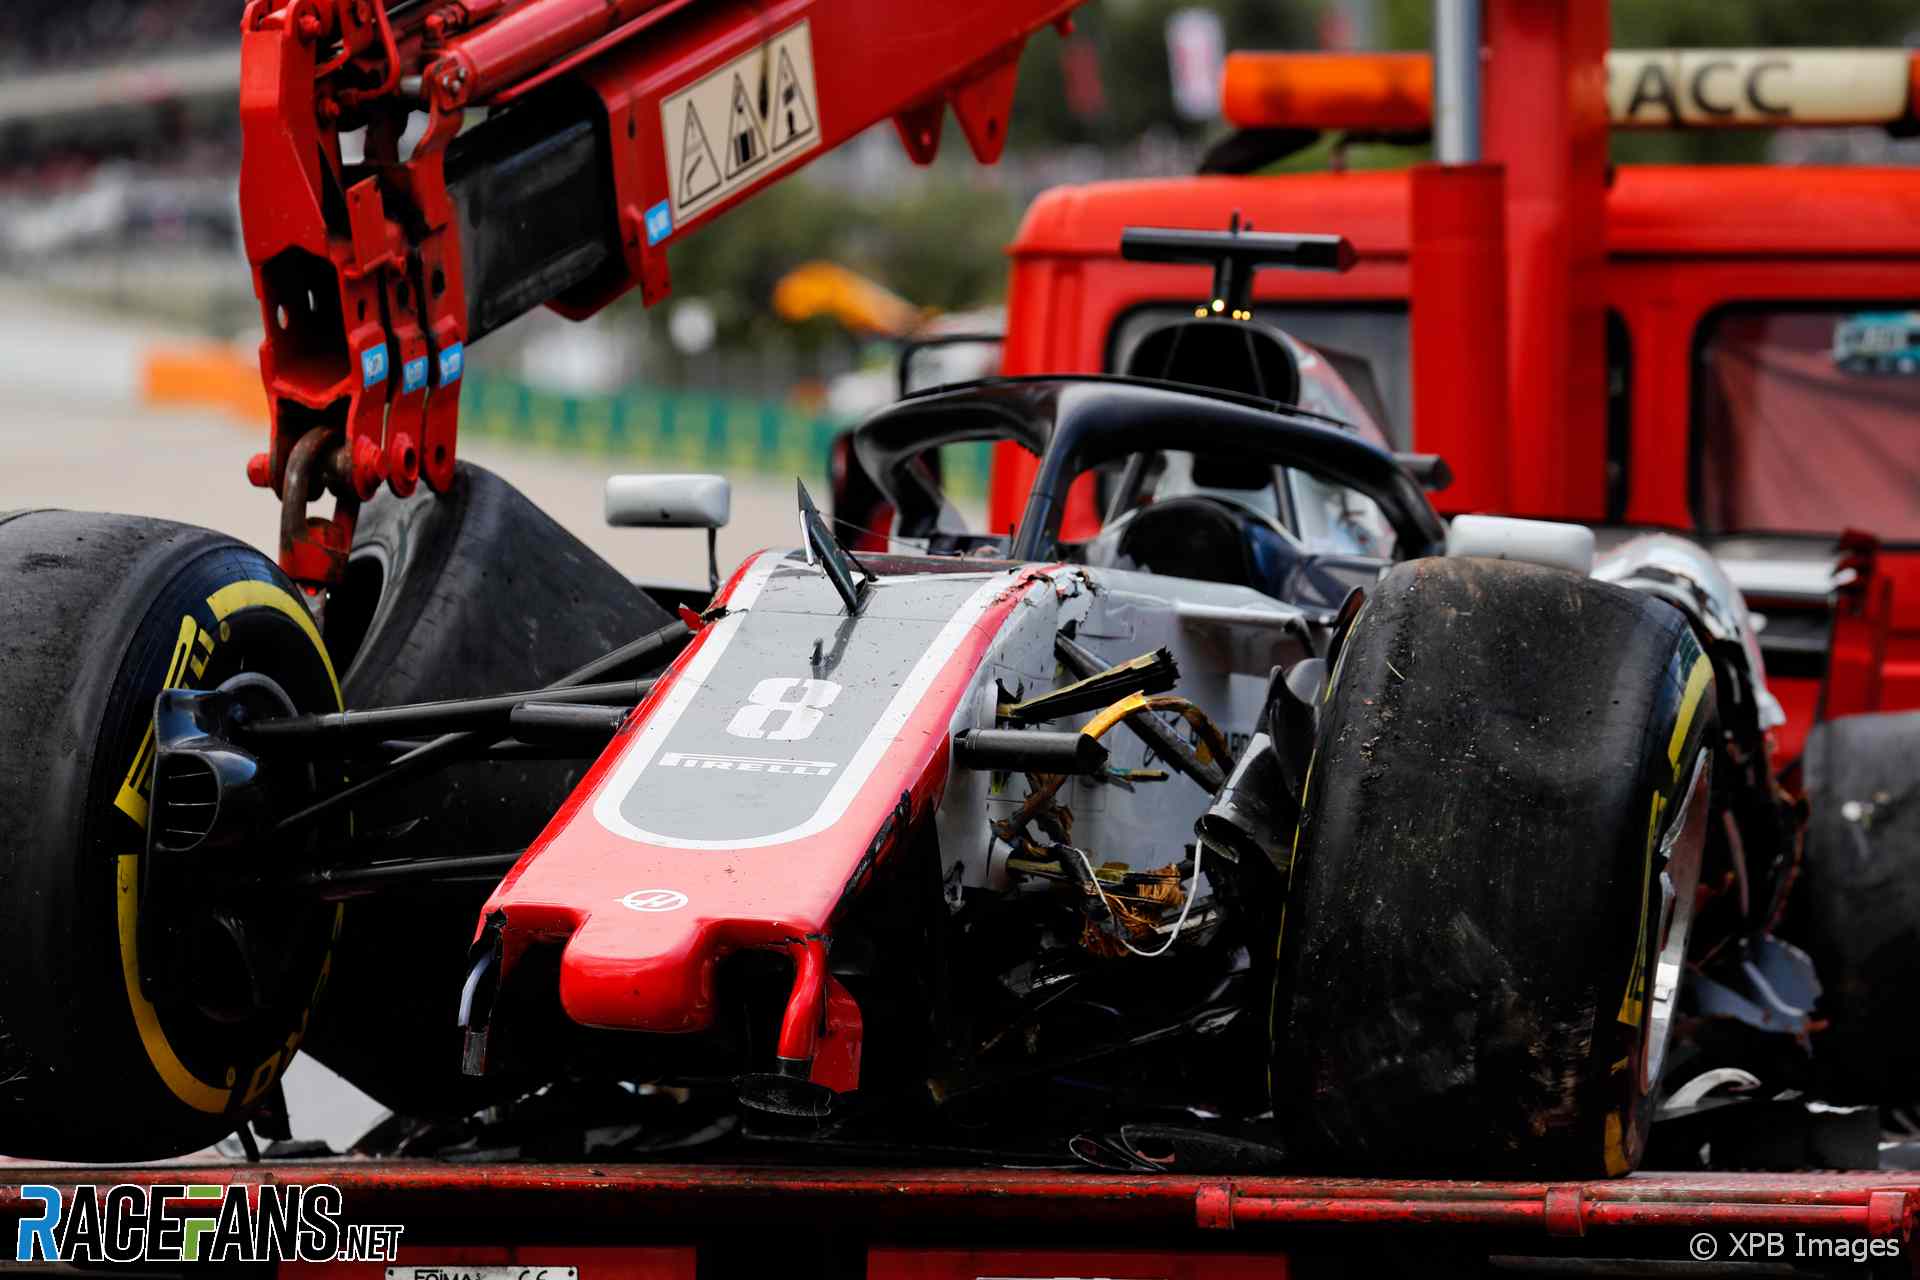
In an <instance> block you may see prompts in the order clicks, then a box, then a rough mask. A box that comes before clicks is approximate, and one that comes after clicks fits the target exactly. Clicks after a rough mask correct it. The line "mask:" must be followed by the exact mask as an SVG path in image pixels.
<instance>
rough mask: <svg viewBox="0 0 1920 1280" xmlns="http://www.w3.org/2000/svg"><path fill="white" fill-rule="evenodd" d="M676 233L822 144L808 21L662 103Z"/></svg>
mask: <svg viewBox="0 0 1920 1280" xmlns="http://www.w3.org/2000/svg"><path fill="white" fill-rule="evenodd" d="M660 133H661V141H662V142H664V143H665V144H666V153H667V164H666V172H667V178H668V193H667V194H668V196H669V198H670V200H671V202H672V205H673V215H672V217H671V219H663V220H662V224H663V225H666V226H671V228H672V231H671V232H670V233H668V234H669V235H677V234H679V233H680V232H681V231H682V230H683V229H684V228H685V226H686V223H687V220H688V218H690V217H692V216H695V215H697V214H699V213H701V212H703V211H705V210H707V209H710V208H712V207H714V206H715V205H718V204H720V203H722V202H723V201H725V200H726V198H727V197H728V196H729V195H731V194H733V193H734V192H735V191H737V190H739V189H740V188H742V187H745V186H747V185H749V184H753V183H758V182H761V181H764V180H765V179H766V178H767V177H768V176H769V175H771V174H773V173H775V172H777V171H779V170H782V169H786V168H790V167H791V166H792V165H794V164H796V163H798V162H799V161H800V160H801V158H802V157H804V156H806V155H807V154H809V153H810V152H813V151H815V150H817V149H818V148H819V147H820V143H821V122H820V99H819V95H818V94H817V93H816V91H815V86H814V77H813V36H812V31H811V28H810V27H809V26H808V23H807V22H806V20H805V19H802V20H801V21H799V22H796V23H794V24H793V25H792V26H790V27H788V28H787V29H786V30H784V31H781V32H777V33H775V34H774V35H773V36H772V37H771V38H769V39H767V40H765V41H764V42H762V43H760V44H756V45H755V46H753V48H751V49H749V50H747V51H746V52H745V53H742V54H741V55H740V56H739V57H736V58H733V59H731V60H730V61H728V62H727V63H725V64H724V65H722V66H719V67H715V68H714V69H713V70H712V71H709V72H708V73H707V74H706V75H704V76H702V77H701V78H700V79H698V80H696V81H695V82H694V83H692V84H690V85H688V86H686V87H685V88H683V89H681V90H679V91H677V92H675V93H672V94H669V95H668V96H667V97H666V98H664V99H662V100H661V103H660Z"/></svg>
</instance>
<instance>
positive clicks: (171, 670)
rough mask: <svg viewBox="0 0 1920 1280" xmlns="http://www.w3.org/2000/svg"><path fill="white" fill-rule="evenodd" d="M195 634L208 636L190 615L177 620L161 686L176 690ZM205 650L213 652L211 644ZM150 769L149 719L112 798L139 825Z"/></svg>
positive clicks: (203, 666)
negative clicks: (176, 635) (131, 759)
mask: <svg viewBox="0 0 1920 1280" xmlns="http://www.w3.org/2000/svg"><path fill="white" fill-rule="evenodd" d="M196 634H198V635H199V636H200V638H201V639H203V640H205V639H207V636H206V633H204V632H202V631H201V630H200V624H199V623H197V622H195V621H194V620H193V618H192V617H191V616H189V617H185V618H182V619H180V635H179V638H178V639H176V640H175V641H174V642H173V657H172V658H170V659H168V661H167V678H166V679H165V680H164V681H162V682H161V685H160V687H161V688H163V689H178V688H179V687H180V686H181V682H182V681H183V680H184V679H185V678H186V672H187V662H188V660H189V659H190V658H192V657H193V640H194V636H195V635H196ZM207 652H208V653H212V652H213V647H212V645H211V644H209V645H208V647H207ZM200 670H201V671H205V670H206V664H205V663H204V662H203V663H201V664H200ZM152 771H153V722H152V720H148V722H147V731H146V732H145V733H144V734H142V735H141V737H140V749H139V750H138V751H136V752H134V753H133V763H132V764H130V765H128V766H127V776H126V779H125V780H124V781H123V782H121V784H120V794H118V795H117V796H115V797H114V798H113V806H114V808H116V809H118V810H120V812H122V813H124V814H126V815H127V816H128V817H129V818H132V819H133V820H134V821H135V822H137V823H139V824H140V825H141V826H142V827H145V826H146V825H147V783H148V774H150V773H151V772H152Z"/></svg>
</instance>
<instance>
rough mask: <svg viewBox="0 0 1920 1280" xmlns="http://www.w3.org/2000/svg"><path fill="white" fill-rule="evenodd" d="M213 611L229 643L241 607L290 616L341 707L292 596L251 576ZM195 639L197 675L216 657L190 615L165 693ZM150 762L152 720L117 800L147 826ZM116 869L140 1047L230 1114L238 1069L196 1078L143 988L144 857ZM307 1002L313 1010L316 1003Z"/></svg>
mask: <svg viewBox="0 0 1920 1280" xmlns="http://www.w3.org/2000/svg"><path fill="white" fill-rule="evenodd" d="M207 607H208V608H209V609H211V610H212V611H213V620H214V623H215V625H216V626H219V627H220V632H221V637H222V638H223V639H224V638H225V637H226V631H227V629H226V627H225V625H224V624H225V622H226V620H227V619H228V618H229V617H231V616H232V615H233V614H235V613H238V612H239V611H240V610H242V609H251V608H264V609H272V610H274V611H275V612H277V613H280V614H283V615H285V616H286V617H288V618H290V619H292V620H293V622H294V623H295V624H297V625H298V626H299V628H300V629H301V631H303V632H305V633H306V636H307V639H308V640H310V641H311V642H312V643H313V649H314V652H315V653H317V654H318V655H319V656H320V662H321V665H322V666H324V667H325V668H326V672H327V682H328V684H329V685H331V686H332V689H333V704H334V706H335V708H338V707H339V706H341V698H340V679H339V677H338V676H336V675H335V674H334V670H333V660H332V659H331V658H329V657H328V656H327V646H326V645H325V643H323V642H322V641H321V639H320V630H319V628H318V627H316V626H314V625H313V615H312V614H311V613H309V612H308V611H307V608H306V606H305V605H303V604H301V603H300V601H298V600H296V599H294V598H293V597H292V596H290V595H288V594H287V593H286V591H285V590H283V589H282V588H281V587H279V586H277V585H276V584H274V583H271V582H261V581H259V580H257V579H248V580H246V581H243V582H235V583H232V584H231V585H229V586H225V587H222V588H220V589H219V590H218V591H216V592H214V593H213V594H212V595H210V596H208V597H207ZM196 635H197V636H198V638H199V644H200V647H201V649H202V650H203V651H204V652H203V653H202V655H201V656H200V658H199V660H198V661H197V662H195V663H194V667H193V671H194V675H195V676H196V677H198V676H201V675H204V674H205V672H206V659H207V658H209V657H211V656H212V654H213V651H214V643H213V641H212V639H211V637H210V636H208V635H207V634H206V633H205V632H202V631H200V627H199V624H198V623H197V622H195V621H194V619H193V618H192V617H191V616H188V617H184V618H182V619H181V620H180V635H179V639H178V640H176V641H175V643H174V649H173V657H172V659H171V661H170V662H169V663H168V664H167V678H166V683H165V685H164V687H165V688H168V689H175V688H179V687H181V681H182V679H183V677H184V675H185V672H186V670H187V666H188V662H189V660H190V659H193V657H194V644H195V637H196ZM152 765H153V725H152V724H151V723H149V724H148V725H147V732H146V736H145V737H144V738H142V739H141V742H140V749H139V751H137V752H136V753H135V754H134V761H133V765H132V767H131V768H129V769H128V771H127V778H126V781H125V782H123V783H122V784H121V787H120V794H119V796H118V797H117V798H116V799H115V801H114V804H115V805H116V806H117V807H118V808H119V809H120V811H121V812H122V813H125V814H126V815H127V816H128V817H129V818H132V819H133V820H134V821H135V822H137V823H139V824H140V826H141V827H142V828H143V829H144V828H145V827H146V825H147V807H148V786H149V775H150V774H151V772H152ZM117 871H118V876H117V879H118V884H117V889H118V893H117V897H118V899H119V902H118V923H119V933H120V973H121V977H122V978H123V979H124V981H125V984H126V988H127V1003H128V1005H129V1006H130V1007H131V1008H132V1010H133V1024H134V1027H135V1028H136V1029H137V1030H138V1031H139V1033H140V1043H141V1044H142V1045H144V1046H145V1047H146V1051H147V1059H148V1061H150V1062H151V1063H153V1069H154V1070H155V1071H156V1072H158V1073H159V1076H160V1079H161V1080H162V1081H164V1082H165V1083H166V1086H167V1088H169V1089H171V1090H172V1091H173V1094H174V1096H175V1097H177V1098H179V1099H180V1101H182V1102H184V1103H186V1104H187V1105H188V1106H190V1107H192V1108H194V1109H195V1110H197V1111H207V1112H213V1113H215V1114H217V1113H219V1112H223V1111H225V1110H227V1107H228V1104H229V1103H230V1101H231V1099H232V1097H233V1086H234V1083H235V1082H236V1081H237V1080H238V1079H239V1072H238V1071H237V1070H236V1069H235V1068H233V1067H228V1068H227V1074H226V1081H225V1083H224V1085H219V1086H216V1085H210V1084H208V1083H206V1082H205V1081H204V1080H201V1079H200V1078H199V1077H198V1076H196V1075H194V1074H193V1072H192V1071H190V1070H189V1069H188V1068H187V1065H186V1064H185V1063H183V1062H182V1061H180V1055H179V1054H177V1053H175V1052H174V1049H173V1045H172V1044H171V1043H170V1042H169V1041H168V1040H167V1033H166V1030H165V1029H164V1028H163V1027H161V1025H160V1014H159V1011H158V1010H157V1009H155V1008H154V1007H153V1002H152V1001H150V1000H148V999H147V998H146V995H145V994H144V993H143V992H142V991H141V989H140V855H139V854H138V853H126V854H121V855H120V859H119V864H118V868H117ZM344 914H345V907H344V905H337V906H335V908H334V916H333V936H334V938H335V939H338V938H339V936H340V922H341V918H342V916H343V915H344ZM332 962H333V955H332V951H331V950H329V951H328V953H327V957H326V959H325V961H324V962H323V963H322V966H321V970H320V981H319V982H318V983H316V984H315V987H314V995H315V997H317V996H318V995H319V992H320V988H321V987H322V986H324V985H325V983H326V980H327V973H328V970H329V969H330V968H331V966H332ZM309 1005H310V1006H311V1001H309ZM305 1025H306V1018H305V1017H304V1016H303V1017H302V1019H301V1030H300V1031H296V1032H295V1033H294V1034H293V1035H292V1036H290V1037H289V1038H288V1040H287V1043H286V1045H285V1047H284V1049H276V1050H275V1051H274V1052H273V1054H272V1055H271V1056H270V1057H269V1058H268V1059H267V1060H266V1061H265V1062H262V1063H261V1064H260V1065H259V1066H258V1067H256V1068H255V1069H254V1071H253V1073H252V1087H251V1088H250V1090H249V1094H248V1097H249V1099H251V1098H253V1097H257V1096H258V1095H259V1094H260V1093H262V1092H264V1091H265V1083H262V1082H261V1080H260V1077H261V1075H262V1073H266V1075H267V1083H270V1082H271V1079H272V1076H273V1074H274V1073H275V1071H277V1068H278V1067H279V1066H281V1065H284V1063H285V1060H286V1059H288V1058H291V1057H292V1055H293V1050H294V1049H295V1048H297V1047H298V1045H299V1042H300V1038H301V1035H302V1032H304V1030H305ZM283 1055H284V1056H283Z"/></svg>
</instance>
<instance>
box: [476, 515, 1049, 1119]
mask: <svg viewBox="0 0 1920 1280" xmlns="http://www.w3.org/2000/svg"><path fill="white" fill-rule="evenodd" d="M1059 572H1061V571H1060V570H1050V569H1041V568H1032V567H1026V568H1022V569H1019V570H1007V569H1004V568H1002V569H998V570H994V571H978V572H964V573H956V572H940V573H923V574H911V575H905V576H895V577H884V576H883V577H881V578H879V579H877V580H876V581H875V583H874V585H873V587H872V589H871V590H870V591H869V592H868V594H867V597H866V600H865V602H864V603H863V606H862V608H861V610H860V613H859V614H858V616H854V617H849V616H848V615H847V613H846V611H845V610H844V609H843V607H842V605H841V602H840V599H839V597H838V596H836V595H835V594H834V593H833V590H832V588H831V586H830V584H829V583H828V582H827V580H826V578H825V576H824V575H823V574H822V573H821V571H820V570H819V569H818V568H815V567H811V566H809V565H807V564H806V562H805V561H804V560H803V559H801V558H800V557H799V555H798V553H779V552H761V553H760V554H758V555H757V556H755V557H753V558H752V559H750V560H749V561H748V562H747V563H746V564H744V565H743V566H742V567H741V568H740V569H739V570H738V571H737V572H736V573H735V574H734V576H733V578H732V579H731V580H730V581H729V582H728V583H727V584H726V585H725V586H724V587H723V588H722V589H721V592H720V594H719V595H718V596H717V597H716V601H717V603H718V604H719V605H721V606H724V609H725V612H724V615H723V616H718V617H715V618H714V620H713V621H711V622H709V623H708V624H707V625H706V626H705V627H703V628H702V629H701V631H700V633H699V634H698V635H697V636H696V637H695V639H694V641H693V642H692V644H690V645H689V646H688V647H687V649H686V650H685V651H683V652H682V654H681V655H680V657H679V658H678V659H677V660H676V661H675V662H674V663H673V665H672V666H671V667H670V668H669V669H668V670H667V671H666V672H665V673H664V674H663V675H662V676H661V678H660V679H659V681H658V682H657V683H656V685H655V687H654V689H653V691H652V693H651V694H650V696H649V697H648V698H647V700H646V701H645V702H643V703H642V704H641V705H640V707H639V708H638V710H637V711H636V712H635V714H634V715H633V717H632V718H631V719H630V720H629V722H628V724H627V726H626V727H625V728H624V729H623V731H622V732H621V733H620V735H619V736H618V737H617V738H616V739H615V740H614V742H613V743H612V745H611V746H609V747H608V749H607V751H606V753H605V754H604V755H603V756H602V757H601V758H600V760H599V762H598V763H597V764H596V765H595V766H594V768H593V770H592V771H591V772H590V773H589V774H588V775H587V776H586V778H584V779H583V780H582V782H581V784H580V786H579V787H578V788H577V789H576V790H575V792H574V794H573V795H572V797H571V798H570V799H569V800H568V802H567V804H566V805H565V806H564V807H563V808H562V809H561V810H560V812H559V813H558V814H557V815H556V816H555V818H554V819H553V821H552V822H551V823H550V824H549V825H548V827H547V829H546V830H545V831H544V832H543V833H542V834H541V836H540V838H539V839H538V840H536V841H535V842H534V844H533V846H532V847H531V848H529V849H528V850H527V853H526V856H525V857H523V858H522V859H521V860H520V862H519V863H518V864H517V865H516V866H515V867H514V869H513V870H512V871H511V872H510V873H509V874H508V875H507V876H506V878H505V879H504V880H502V881H501V883H500V886H499V887H498V888H497V889H496V890H495V891H494V894H493V896H492V898H491V899H490V900H489V902H488V903H487V906H486V908H485V913H484V919H485V921H486V923H485V924H484V925H483V936H484V934H485V932H486V931H487V930H492V929H498V931H499V941H498V947H499V959H500V964H501V972H502V976H503V977H504V975H505V973H506V972H508V971H509V970H511V968H512V966H513V965H514V963H515V962H516V961H517V960H518V959H519V958H520V957H522V956H524V955H525V954H526V951H527V949H528V948H529V947H532V946H535V945H552V944H555V943H561V944H564V950H563V951H562V953H561V959H560V979H559V986H560V989H559V997H560V1003H561V1006H562V1008H563V1009H564V1010H565V1012H566V1014H567V1016H568V1017H570V1018H571V1019H572V1020H574V1021H575V1022H578V1023H580V1024H582V1025H585V1026H590V1027H600V1028H610V1029H617V1030H632V1031H648V1032H667V1033H674V1032H696V1031H701V1030H704V1029H706V1028H707V1027H709V1026H710V1025H711V1024H712V1021H713V1016H714V979H715V971H716V968H717V966H718V965H719V962H720V961H721V960H722V959H723V958H725V957H726V956H727V955H729V954H730V953H732V952H735V951H738V950H741V949H745V948H762V949H771V950H779V951H784V952H786V953H787V954H789V955H790V956H791V957H792V959H793V961H794V983H793V988H792V991H791V993H790V994H789V997H788V1001H787V1007H786V1013H785V1017H784V1020H783V1022H782V1025H781V1029H780V1038H779V1044H778V1050H777V1052H778V1055H779V1057H780V1058H781V1059H782V1062H781V1063H780V1064H779V1065H780V1066H781V1067H782V1069H783V1070H784V1071H785V1073H786V1074H789V1075H794V1076H799V1075H802V1074H804V1075H805V1076H806V1077H807V1078H809V1079H811V1080H812V1081H813V1082H814V1083H816V1084H820V1085H825V1086H827V1087H829V1088H832V1089H835V1090H847V1089H851V1088H853V1087H854V1086H855V1085H856V1084H857V1083H858V1076H859V1038H860V1020H859V1010H858V1007H857V1006H856V1005H855V1004H854V1002H853V1000H852V998H851V997H850V996H849V995H848V994H847V992H846V991H845V989H844V988H842V987H841V986H840V984H839V983H838V982H837V981H835V980H834V979H833V978H832V977H831V976H829V975H828V973H827V968H826V956H827V949H828V946H829V944H830V941H831V932H832V928H833V925H834V922H835V919H836V916H837V915H838V913H839V911H840V909H841V908H842V906H843V904H845V903H847V902H849V901H850V900H851V899H852V898H853V897H854V896H855V895H856V894H857V893H858V891H859V889H860V888H861V886H862V884H863V882H864V881H865V879H866V877H867V875H868V873H869V872H870V871H871V869H872V868H873V867H874V866H875V865H876V864H877V863H878V862H879V861H881V860H883V859H885V858H886V857H887V856H888V855H889V853H890V852H891V851H892V850H893V849H894V848H895V847H896V846H897V845H898V844H899V843H900V841H901V839H902V838H903V836H904V835H905V833H906V832H907V830H908V829H909V828H910V827H911V826H912V825H913V824H914V823H915V822H918V821H922V820H924V819H926V818H927V817H928V816H929V815H930V814H931V813H932V811H933V809H934V808H935V807H936V806H937V805H938V804H939V802H940V798H941V795H942V794H943V792H944V790H945V786H946V781H947V770H948V740H949V736H950V726H951V725H952V723H953V722H954V719H955V715H956V712H958V711H960V710H961V708H962V706H963V703H964V702H965V700H966V699H967V698H968V697H969V696H970V693H971V692H973V691H976V690H977V689H978V688H979V686H980V680H981V679H982V678H983V662H984V661H985V659H986V657H987V655H988V654H989V652H990V651H991V650H992V648H993V645H994V640H995V637H996V636H997V635H998V633H999V632H1000V630H1001V628H1002V627H1003V625H1004V624H1005V623H1006V621H1007V618H1008V616H1009V614H1010V613H1011V612H1012V611H1013V610H1014V609H1015V607H1016V606H1017V605H1018V604H1019V603H1020V601H1021V600H1022V599H1023V598H1025V597H1027V596H1028V595H1030V594H1031V593H1035V592H1042V593H1044V592H1047V591H1049V590H1051V589H1052V587H1053V585H1054V583H1053V580H1052V576H1053V575H1054V574H1056V573H1059ZM709 616H710V617H712V616H713V615H712V614H710V615H709Z"/></svg>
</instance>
